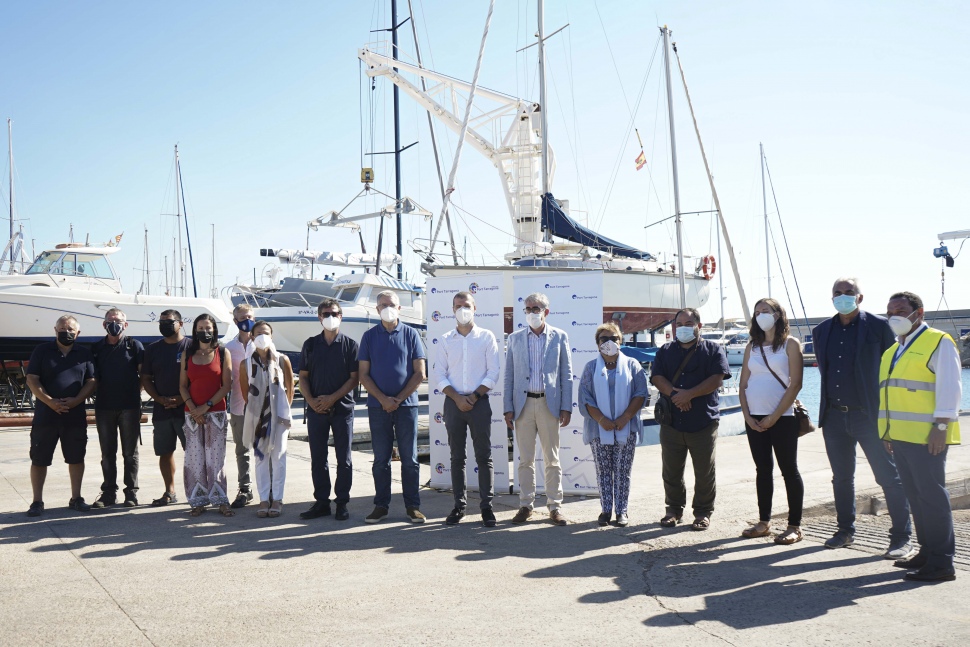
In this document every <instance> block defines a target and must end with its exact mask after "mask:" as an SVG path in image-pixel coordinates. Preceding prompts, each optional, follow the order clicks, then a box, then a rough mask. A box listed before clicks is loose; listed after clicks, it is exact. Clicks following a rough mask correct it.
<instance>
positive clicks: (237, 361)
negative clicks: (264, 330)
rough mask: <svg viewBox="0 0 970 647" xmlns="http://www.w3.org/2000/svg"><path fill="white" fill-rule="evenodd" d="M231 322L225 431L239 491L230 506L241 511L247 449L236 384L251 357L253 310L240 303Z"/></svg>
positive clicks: (247, 478)
mask: <svg viewBox="0 0 970 647" xmlns="http://www.w3.org/2000/svg"><path fill="white" fill-rule="evenodd" d="M232 319H233V322H234V323H235V324H236V328H237V330H238V332H237V333H236V336H235V337H233V338H232V339H230V340H229V341H228V342H226V350H227V351H229V357H230V358H231V359H232V389H231V390H230V391H229V427H230V429H232V442H233V444H234V445H235V446H236V482H237V483H238V485H239V489H238V491H237V493H236V498H235V499H233V501H232V503H231V504H230V505H231V506H232V507H233V508H237V509H238V508H242V507H243V506H245V505H246V504H247V503H249V502H250V501H252V500H253V491H252V475H251V474H250V473H249V449H247V448H246V445H245V443H243V419H244V417H245V416H244V414H245V411H246V401H245V400H243V394H242V389H241V387H240V384H241V383H240V380H239V368H240V366H242V363H243V360H245V359H246V357H248V356H250V355H252V354H253V351H254V350H255V348H256V347H255V346H253V336H252V331H253V327H254V326H255V325H256V318H255V317H254V316H253V308H252V306H250V305H249V304H248V303H240V304H239V305H237V306H236V307H235V308H233V310H232Z"/></svg>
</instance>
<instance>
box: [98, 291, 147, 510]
mask: <svg viewBox="0 0 970 647" xmlns="http://www.w3.org/2000/svg"><path fill="white" fill-rule="evenodd" d="M102 325H103V326H104V330H105V333H107V334H106V335H105V336H104V339H99V340H98V341H96V342H95V343H94V344H92V345H91V353H92V354H93V355H94V375H95V377H96V378H97V382H98V389H97V393H96V399H95V401H94V420H95V422H96V423H97V425H98V440H99V441H100V442H101V473H102V475H103V476H104V482H103V483H102V484H101V494H100V496H98V498H97V499H96V500H95V501H94V505H93V506H92V507H94V508H106V507H108V506H112V505H114V504H115V503H116V500H117V496H118V462H117V456H118V438H119V435H120V437H121V457H122V460H123V462H124V470H125V471H124V481H125V507H128V508H133V507H135V506H136V505H138V442H139V441H140V440H141V380H140V379H139V377H138V374H139V372H140V371H141V363H142V359H144V356H145V347H144V346H142V343H141V342H140V341H138V340H137V339H132V338H131V337H129V336H127V335H125V330H126V329H127V328H128V318H127V316H125V313H124V312H122V311H121V310H119V309H118V308H112V309H111V310H108V312H106V313H105V315H104V323H103V324H102Z"/></svg>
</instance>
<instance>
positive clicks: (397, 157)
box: [377, 0, 404, 281]
mask: <svg viewBox="0 0 970 647" xmlns="http://www.w3.org/2000/svg"><path fill="white" fill-rule="evenodd" d="M391 58H393V59H394V60H395V61H396V60H398V59H397V0H391ZM394 71H395V72H397V68H396V67H395V68H394ZM398 92H399V90H398V87H397V84H396V83H395V84H394V206H395V211H396V212H397V213H396V214H395V216H396V220H397V255H398V256H400V257H401V258H402V259H403V254H404V247H403V246H402V245H401V112H400V97H399V95H398ZM380 268H381V259H380V258H379V257H378V259H377V274H378V275H379V274H380V273H381V269H380ZM403 279H404V267H403V265H402V264H401V263H398V264H397V280H398V281H401V280H403Z"/></svg>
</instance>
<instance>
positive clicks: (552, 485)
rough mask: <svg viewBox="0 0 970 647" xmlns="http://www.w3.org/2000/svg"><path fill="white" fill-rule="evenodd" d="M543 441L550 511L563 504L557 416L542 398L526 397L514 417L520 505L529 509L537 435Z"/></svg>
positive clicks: (532, 500) (532, 499)
mask: <svg viewBox="0 0 970 647" xmlns="http://www.w3.org/2000/svg"><path fill="white" fill-rule="evenodd" d="M537 438H538V439H539V441H540V442H541V443H542V459H543V461H545V472H544V476H545V487H546V505H547V507H548V508H549V510H550V511H552V510H558V509H559V508H560V507H561V506H562V496H563V495H562V466H561V465H560V464H559V418H558V417H556V416H554V415H552V413H551V412H550V411H549V407H548V406H547V403H546V399H545V398H526V401H525V407H523V408H522V414H521V415H520V416H519V418H518V420H516V421H515V440H516V442H517V443H518V446H519V472H518V478H519V505H520V506H521V507H523V508H529V509H530V510H531V509H532V508H533V507H534V505H535V500H536V465H535V463H536V439H537Z"/></svg>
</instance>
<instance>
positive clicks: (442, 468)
mask: <svg viewBox="0 0 970 647" xmlns="http://www.w3.org/2000/svg"><path fill="white" fill-rule="evenodd" d="M434 471H436V472H437V473H438V474H444V473H445V464H444V463H438V464H437V465H435V466H434Z"/></svg>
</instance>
